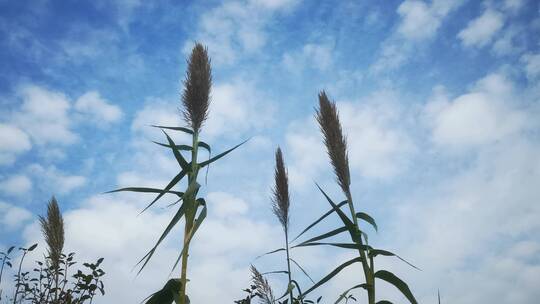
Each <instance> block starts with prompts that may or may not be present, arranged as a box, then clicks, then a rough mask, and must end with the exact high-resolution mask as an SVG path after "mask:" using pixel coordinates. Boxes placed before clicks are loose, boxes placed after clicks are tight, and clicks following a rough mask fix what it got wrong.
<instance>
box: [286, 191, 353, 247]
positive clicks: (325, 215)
mask: <svg viewBox="0 0 540 304" xmlns="http://www.w3.org/2000/svg"><path fill="white" fill-rule="evenodd" d="M345 204H347V201H343V202H341V203H339V204H338V205H337V206H338V208H341V207H342V206H344V205H345ZM332 212H334V208H332V209H330V210H328V211H327V212H326V213H325V214H323V215H322V216H321V217H320V218H318V219H317V220H316V221H315V222H313V223H311V224H310V225H309V226H307V228H306V229H304V230H303V231H302V232H301V233H300V234H299V235H297V236H296V237H295V238H294V239H293V240H292V241H291V243H292V242H294V241H296V240H297V239H298V238H299V237H300V236H301V235H302V234H304V233H306V232H307V231H308V230H309V229H311V228H313V226H315V225H317V224H318V223H320V222H321V221H322V220H323V219H325V218H326V217H327V216H329V215H330V214H332Z"/></svg>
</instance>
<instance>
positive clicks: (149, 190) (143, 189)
mask: <svg viewBox="0 0 540 304" xmlns="http://www.w3.org/2000/svg"><path fill="white" fill-rule="evenodd" d="M122 191H128V192H142V193H171V194H175V195H178V196H182V195H184V192H180V191H163V190H161V189H157V188H146V187H126V188H120V189H116V190H111V191H107V192H105V193H114V192H122Z"/></svg>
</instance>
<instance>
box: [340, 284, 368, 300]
mask: <svg viewBox="0 0 540 304" xmlns="http://www.w3.org/2000/svg"><path fill="white" fill-rule="evenodd" d="M356 288H364V289H366V290H367V284H366V283H362V284H358V285H355V286H353V287H351V288H349V289H347V290H345V291H344V292H342V293H341V295H340V296H339V298H338V299H337V300H336V302H334V304H338V303H339V302H341V301H342V300H344V299H345V298H346V297H347V294H348V293H349V291H351V290H353V289H356Z"/></svg>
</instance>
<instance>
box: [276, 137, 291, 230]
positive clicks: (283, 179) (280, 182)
mask: <svg viewBox="0 0 540 304" xmlns="http://www.w3.org/2000/svg"><path fill="white" fill-rule="evenodd" d="M274 180H275V185H274V188H273V197H272V211H273V212H274V214H275V215H276V216H277V218H278V220H279V222H280V223H281V225H282V226H283V229H284V230H285V232H287V229H288V227H289V206H290V199H289V182H288V177H287V170H286V169H285V162H284V161H283V155H282V153H281V149H280V148H279V147H278V148H277V150H276V168H275V171H274Z"/></svg>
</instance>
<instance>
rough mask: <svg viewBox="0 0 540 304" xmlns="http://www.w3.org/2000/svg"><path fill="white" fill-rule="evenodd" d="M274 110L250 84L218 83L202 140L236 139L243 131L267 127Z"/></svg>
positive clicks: (243, 82)
mask: <svg viewBox="0 0 540 304" xmlns="http://www.w3.org/2000/svg"><path fill="white" fill-rule="evenodd" d="M274 112H275V110H274V108H273V107H272V105H271V104H270V102H269V101H268V99H267V98H266V97H265V96H264V95H263V94H262V93H261V92H259V91H258V90H257V89H256V88H255V85H254V84H253V83H251V82H250V81H246V80H240V79H239V80H236V81H232V82H227V83H218V84H216V85H215V86H214V87H213V89H212V101H211V104H210V114H209V116H208V120H207V121H206V122H205V125H204V126H203V131H202V132H203V136H205V137H210V138H215V137H218V136H229V137H232V138H237V137H241V136H243V134H244V133H245V132H246V131H250V130H251V131H252V130H254V129H261V128H263V127H268V126H269V125H271V124H272V122H273V121H274Z"/></svg>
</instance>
